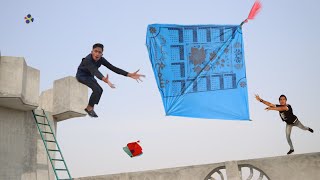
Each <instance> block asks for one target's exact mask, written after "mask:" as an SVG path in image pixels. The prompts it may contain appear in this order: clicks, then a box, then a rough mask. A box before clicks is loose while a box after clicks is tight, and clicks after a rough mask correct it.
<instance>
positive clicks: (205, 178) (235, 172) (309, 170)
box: [74, 152, 320, 180]
mask: <svg viewBox="0 0 320 180" xmlns="http://www.w3.org/2000/svg"><path fill="white" fill-rule="evenodd" d="M319 169H320V153H319V152H318V153H309V154H297V155H290V156H287V155H286V156H279V157H271V158H261V159H252V160H241V161H228V162H224V163H215V164H205V165H195V166H185V167H177V168H168V169H158V170H149V171H141V172H128V173H120V174H110V175H100V176H91V177H80V178H74V179H75V180H135V179H137V180H140V179H152V180H177V179H179V180H195V179H199V180H211V179H228V180H229V179H231V180H235V179H236V180H238V179H267V180H274V179H276V180H288V179H290V180H301V179H308V180H319V179H320V171H319Z"/></svg>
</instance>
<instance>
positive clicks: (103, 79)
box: [102, 74, 116, 89]
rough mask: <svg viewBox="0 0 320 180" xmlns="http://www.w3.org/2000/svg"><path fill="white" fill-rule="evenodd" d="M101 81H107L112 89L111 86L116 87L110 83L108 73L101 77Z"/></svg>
mask: <svg viewBox="0 0 320 180" xmlns="http://www.w3.org/2000/svg"><path fill="white" fill-rule="evenodd" d="M102 81H103V82H105V83H107V84H108V85H109V86H110V87H111V88H112V89H113V88H116V87H115V86H114V84H112V83H111V82H110V81H109V75H108V74H107V76H106V77H103V78H102Z"/></svg>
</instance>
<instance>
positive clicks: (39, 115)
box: [35, 114, 46, 117]
mask: <svg viewBox="0 0 320 180" xmlns="http://www.w3.org/2000/svg"><path fill="white" fill-rule="evenodd" d="M35 115H36V116H39V117H46V116H45V115H40V114H35Z"/></svg>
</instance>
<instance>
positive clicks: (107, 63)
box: [101, 58, 129, 76]
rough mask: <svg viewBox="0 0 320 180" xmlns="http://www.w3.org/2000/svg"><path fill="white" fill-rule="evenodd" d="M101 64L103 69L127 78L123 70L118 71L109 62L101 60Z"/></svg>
mask: <svg viewBox="0 0 320 180" xmlns="http://www.w3.org/2000/svg"><path fill="white" fill-rule="evenodd" d="M101 64H102V65H104V66H105V67H107V68H108V69H110V70H111V71H113V72H115V73H117V74H121V75H123V76H128V74H129V73H128V72H127V71H125V70H123V69H120V68H118V67H116V66H114V65H112V64H111V63H109V61H107V60H106V59H105V58H102V59H101Z"/></svg>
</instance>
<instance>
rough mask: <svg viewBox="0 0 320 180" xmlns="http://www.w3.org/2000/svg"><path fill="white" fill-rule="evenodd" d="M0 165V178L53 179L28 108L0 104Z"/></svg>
mask: <svg viewBox="0 0 320 180" xmlns="http://www.w3.org/2000/svg"><path fill="white" fill-rule="evenodd" d="M39 113H40V112H39ZM49 117H50V116H49ZM50 121H51V124H52V125H53V127H54V128H55V124H56V123H54V122H53V120H52V118H51V119H50ZM51 147H52V146H51ZM0 167H1V168H0V179H1V180H48V179H50V180H53V179H55V178H54V174H53V172H52V168H51V164H50V162H49V161H48V158H47V154H46V150H45V147H44V145H43V142H42V139H41V137H40V135H39V132H38V129H37V126H36V124H35V120H34V118H33V115H32V112H31V111H21V110H15V109H9V108H4V107H0Z"/></svg>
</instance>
